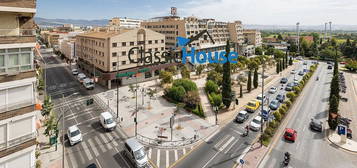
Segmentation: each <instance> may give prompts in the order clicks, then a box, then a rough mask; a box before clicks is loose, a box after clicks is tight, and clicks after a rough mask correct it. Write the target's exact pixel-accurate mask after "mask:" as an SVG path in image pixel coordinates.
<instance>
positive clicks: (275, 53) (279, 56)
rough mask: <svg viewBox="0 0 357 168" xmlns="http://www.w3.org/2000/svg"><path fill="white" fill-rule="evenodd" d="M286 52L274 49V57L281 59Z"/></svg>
mask: <svg viewBox="0 0 357 168" xmlns="http://www.w3.org/2000/svg"><path fill="white" fill-rule="evenodd" d="M284 55H285V54H284V52H283V51H281V50H274V58H275V59H281V58H283V57H284Z"/></svg>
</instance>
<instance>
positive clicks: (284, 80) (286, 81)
mask: <svg viewBox="0 0 357 168" xmlns="http://www.w3.org/2000/svg"><path fill="white" fill-rule="evenodd" d="M280 83H283V84H285V83H288V78H281V80H280Z"/></svg>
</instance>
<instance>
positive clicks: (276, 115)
mask: <svg viewBox="0 0 357 168" xmlns="http://www.w3.org/2000/svg"><path fill="white" fill-rule="evenodd" d="M273 115H274V117H275V119H276V120H277V121H279V122H280V121H281V114H280V113H279V112H277V111H275V112H274V113H273Z"/></svg>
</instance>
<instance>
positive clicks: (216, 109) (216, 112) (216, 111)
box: [213, 106, 218, 125]
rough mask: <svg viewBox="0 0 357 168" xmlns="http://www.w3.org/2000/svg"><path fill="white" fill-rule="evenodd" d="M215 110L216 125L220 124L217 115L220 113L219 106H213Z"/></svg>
mask: <svg viewBox="0 0 357 168" xmlns="http://www.w3.org/2000/svg"><path fill="white" fill-rule="evenodd" d="M213 110H214V111H215V114H216V125H218V117H217V114H218V106H214V107H213Z"/></svg>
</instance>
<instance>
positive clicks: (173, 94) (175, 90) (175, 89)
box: [166, 86, 186, 102]
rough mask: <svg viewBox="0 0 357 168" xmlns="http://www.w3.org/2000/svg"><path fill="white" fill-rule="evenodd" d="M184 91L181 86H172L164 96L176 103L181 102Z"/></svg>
mask: <svg viewBox="0 0 357 168" xmlns="http://www.w3.org/2000/svg"><path fill="white" fill-rule="evenodd" d="M185 94H186V91H185V88H183V87H182V86H172V87H171V88H169V89H168V91H167V93H166V95H167V96H168V97H169V98H171V99H172V100H175V101H177V102H182V101H183V99H184V97H185Z"/></svg>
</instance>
